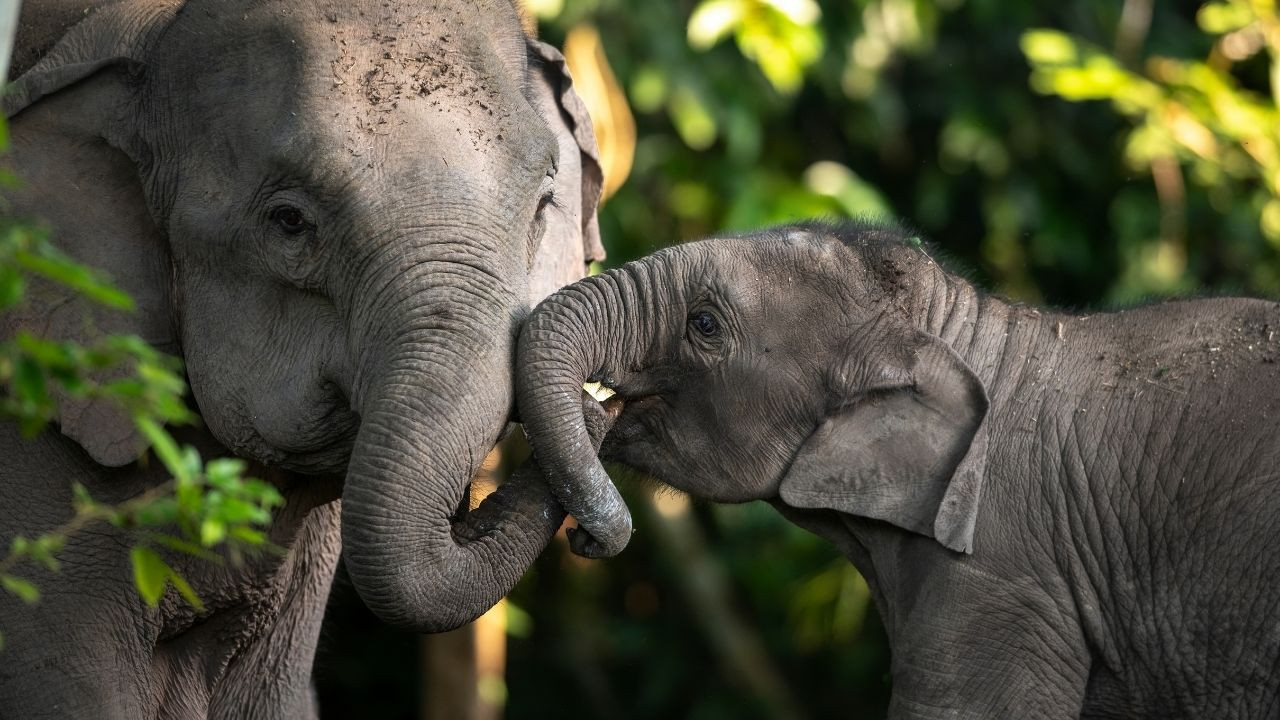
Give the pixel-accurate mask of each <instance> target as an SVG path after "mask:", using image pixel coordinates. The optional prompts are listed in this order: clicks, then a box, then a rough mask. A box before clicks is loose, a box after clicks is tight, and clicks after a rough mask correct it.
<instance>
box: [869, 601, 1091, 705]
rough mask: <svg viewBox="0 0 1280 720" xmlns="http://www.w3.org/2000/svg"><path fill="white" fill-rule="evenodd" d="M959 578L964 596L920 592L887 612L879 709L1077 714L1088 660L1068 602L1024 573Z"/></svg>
mask: <svg viewBox="0 0 1280 720" xmlns="http://www.w3.org/2000/svg"><path fill="white" fill-rule="evenodd" d="M966 579H967V580H968V581H970V582H969V583H966V584H967V585H968V587H967V588H965V591H963V593H962V594H964V595H965V596H966V597H965V598H957V599H956V600H955V601H952V600H941V599H940V598H938V597H934V598H928V594H927V593H926V594H924V596H923V599H922V602H920V603H918V604H917V605H916V606H915V607H913V608H912V609H911V611H910V612H909V616H910V617H903V618H899V619H895V621H894V624H895V625H897V626H898V632H896V633H894V637H893V640H892V647H893V699H892V701H891V704H890V712H889V717H891V718H913V719H914V718H921V719H924V718H944V717H945V718H975V719H977V718H1015V717H1016V718H1025V719H1026V720H1034V719H1036V718H1045V719H1046V720H1047V719H1048V718H1063V717H1078V716H1079V715H1080V712H1081V709H1082V707H1083V704H1084V695H1085V688H1086V684H1087V682H1088V678H1089V671H1090V663H1091V659H1090V653H1089V650H1088V647H1087V644H1086V642H1085V639H1084V636H1083V633H1081V632H1079V630H1078V627H1079V626H1078V624H1077V623H1076V622H1075V619H1074V617H1073V616H1072V613H1073V608H1072V605H1071V603H1070V602H1069V601H1068V602H1064V601H1063V600H1062V599H1058V600H1055V599H1054V598H1053V597H1051V596H1050V593H1048V592H1046V590H1045V589H1044V588H1042V587H1039V586H1038V585H1036V584H1034V583H1032V582H1031V581H1027V582H1025V583H1020V582H1017V581H1013V580H1008V581H997V580H996V579H995V578H990V579H989V580H990V581H991V582H990V583H988V582H983V581H981V580H979V581H978V582H977V583H976V586H975V584H973V581H974V580H975V578H973V577H969V578H966ZM944 594H945V593H944ZM966 599H967V600H968V602H966V601H965V600H966Z"/></svg>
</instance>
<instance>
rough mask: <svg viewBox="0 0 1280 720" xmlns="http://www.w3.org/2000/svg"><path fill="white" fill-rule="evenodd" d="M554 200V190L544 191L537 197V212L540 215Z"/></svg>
mask: <svg viewBox="0 0 1280 720" xmlns="http://www.w3.org/2000/svg"><path fill="white" fill-rule="evenodd" d="M555 202H556V194H555V193H554V192H545V193H543V194H542V197H540V198H538V214H539V215H541V214H542V211H543V210H546V209H547V206H548V205H554V204H555Z"/></svg>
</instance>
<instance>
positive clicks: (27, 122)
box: [3, 1, 177, 466]
mask: <svg viewBox="0 0 1280 720" xmlns="http://www.w3.org/2000/svg"><path fill="white" fill-rule="evenodd" d="M33 5H40V4H38V3H33ZM176 8H177V4H176V3H166V2H151V1H148V2H141V1H138V2H132V1H124V2H115V3H104V4H100V5H97V6H95V9H94V10H92V12H90V13H89V14H87V15H82V16H81V17H80V18H77V20H78V21H77V22H75V23H74V24H71V25H70V27H69V28H67V29H66V30H65V32H62V34H61V35H60V37H58V38H56V39H53V38H48V37H38V38H31V37H24V36H23V35H22V32H23V31H24V30H25V29H26V28H27V26H28V23H26V22H25V21H26V18H25V17H24V22H23V23H22V27H21V29H20V32H19V36H18V38H17V43H18V46H19V49H20V50H21V49H22V48H24V46H25V45H27V44H28V43H36V44H37V45H43V46H47V48H48V49H47V50H46V51H45V52H43V53H42V54H41V55H40V57H39V59H38V60H37V61H35V62H34V64H31V65H30V67H28V68H26V69H25V71H24V72H22V74H21V75H20V76H18V77H17V78H16V79H15V80H14V82H13V83H12V84H11V85H10V87H9V89H8V92H7V93H6V94H5V96H4V99H3V109H4V113H5V115H6V116H7V117H8V118H9V119H10V134H11V137H12V145H13V148H12V152H11V154H10V157H9V158H8V162H9V163H10V164H11V166H12V171H13V173H14V174H15V175H16V176H17V177H19V178H20V179H21V181H22V186H21V187H20V188H19V189H18V190H15V191H12V192H9V193H6V195H7V196H8V200H9V203H10V212H12V213H13V214H15V215H17V216H21V217H29V218H34V219H36V220H38V221H39V222H41V223H43V224H47V225H48V227H49V230H50V238H51V240H52V241H53V243H54V244H55V245H57V246H58V247H59V248H60V249H61V250H62V251H63V252H65V253H67V254H68V255H70V256H71V257H73V258H75V259H76V260H78V261H80V262H82V263H84V264H86V265H89V266H92V267H95V268H98V269H101V270H105V271H106V272H107V273H108V274H109V275H110V276H111V278H112V279H113V280H114V282H115V283H116V284H117V285H119V286H120V287H121V288H122V289H124V290H125V291H126V292H128V293H129V294H130V295H131V296H132V297H133V299H134V302H135V305H136V309H135V310H134V311H132V312H130V313H122V312H118V311H113V310H107V309H105V308H101V307H98V306H95V305H94V304H93V303H91V302H90V301H88V300H86V299H85V298H84V297H83V296H81V295H79V294H77V293H74V292H71V291H68V290H66V289H65V288H62V287H61V286H55V285H52V284H46V283H41V284H37V285H34V286H32V287H31V288H29V290H28V293H27V295H28V297H27V302H26V303H25V304H24V305H23V306H22V307H20V308H19V309H18V310H16V311H14V312H11V313H6V314H5V316H4V317H3V323H4V326H5V327H4V328H3V330H4V331H5V334H8V333H9V332H12V331H14V330H17V329H19V328H22V329H26V330H29V331H31V332H34V333H37V334H39V335H41V336H44V337H48V338H51V339H56V340H72V341H76V342H79V343H81V344H92V343H93V342H94V341H95V340H96V339H97V338H100V337H102V336H104V335H108V334H131V335H137V336H139V337H141V338H143V339H144V340H146V341H147V342H149V343H151V344H152V345H155V346H157V347H159V348H161V349H163V350H168V351H175V350H176V346H175V341H174V337H175V335H174V333H173V331H172V326H171V322H172V313H171V311H170V305H169V301H168V295H169V283H170V273H169V264H168V259H167V258H168V255H167V249H166V244H165V242H164V238H163V235H162V234H161V233H160V231H159V230H157V228H156V225H155V223H154V222H153V220H152V216H151V211H150V208H149V205H148V203H147V201H146V198H145V196H144V194H143V190H142V184H141V179H140V177H139V167H138V162H136V158H135V156H136V155H137V154H138V153H139V152H140V151H141V148H140V147H139V144H138V142H137V140H136V135H135V134H134V133H133V132H132V122H133V120H135V119H136V118H135V117H134V112H132V109H131V108H132V106H131V105H130V100H131V98H132V96H133V92H134V89H133V88H134V85H135V82H136V74H137V72H138V71H139V70H140V69H141V68H142V60H143V57H144V55H145V46H146V44H147V43H148V42H149V39H150V38H152V37H154V35H155V34H156V33H157V32H159V31H160V30H162V29H163V27H164V26H165V24H166V23H167V22H168V21H169V19H171V18H172V17H173V14H174V12H175V11H176ZM37 12H39V11H38V10H37ZM60 30H61V28H60ZM57 400H58V418H57V422H58V426H59V428H60V430H61V432H62V433H63V434H64V435H66V436H68V437H70V438H72V439H73V440H75V441H76V442H77V443H79V445H80V446H81V447H83V448H84V449H85V451H86V452H88V454H89V455H90V456H91V457H92V458H93V459H94V460H95V461H96V462H98V463H100V464H103V465H108V466H120V465H125V464H128V463H129V462H132V461H133V460H135V459H136V458H137V457H138V455H139V454H140V453H141V452H142V451H143V450H144V448H145V445H144V443H143V441H142V439H141V438H140V437H139V435H138V433H137V431H136V430H135V429H134V427H133V424H132V423H131V422H130V420H129V418H128V417H126V416H124V413H123V412H122V411H121V410H120V409H119V408H117V407H116V406H115V405H114V403H111V402H110V401H89V400H84V399H76V398H71V397H68V396H65V395H59V396H58V398H57Z"/></svg>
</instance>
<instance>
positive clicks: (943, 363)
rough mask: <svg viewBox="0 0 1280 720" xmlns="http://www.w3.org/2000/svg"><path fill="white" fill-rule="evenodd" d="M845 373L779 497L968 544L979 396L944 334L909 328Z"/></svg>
mask: <svg viewBox="0 0 1280 720" xmlns="http://www.w3.org/2000/svg"><path fill="white" fill-rule="evenodd" d="M893 346H894V353H893V354H894V357H892V358H882V359H875V360H873V361H872V362H870V363H862V364H860V365H859V366H858V374H859V375H865V376H866V377H847V376H846V377H845V378H844V380H845V381H846V382H848V383H850V387H849V388H848V390H849V391H850V393H851V394H850V395H849V396H848V397H847V399H846V400H845V401H844V402H843V403H842V404H840V405H839V407H838V409H836V410H834V411H833V412H832V414H831V415H829V416H828V417H827V418H826V419H825V420H823V422H822V423H821V424H820V425H819V426H818V428H817V430H815V431H814V433H813V435H811V436H810V437H809V439H808V440H806V441H805V442H804V444H803V445H802V446H801V447H800V451H799V452H798V453H797V455H796V457H795V460H793V461H792V463H791V467H790V469H789V470H788V471H787V474H786V476H785V477H784V478H783V480H782V485H781V488H780V494H781V496H782V500H783V502H785V503H786V504H788V505H791V506H792V507H796V508H810V509H829V510H837V511H839V512H845V513H850V514H853V515H860V516H863V517H869V518H875V519H877V520H884V521H885V522H889V523H893V524H894V525H897V526H898V527H901V528H905V529H907V530H911V531H913V532H917V533H920V534H922V535H927V536H929V537H934V538H937V540H938V542H940V543H942V544H943V545H945V546H946V547H948V548H950V549H952V550H956V551H958V552H971V551H972V548H973V529H974V521H975V520H976V518H977V514H978V501H979V496H980V494H981V490H982V479H983V475H984V474H985V473H984V469H985V468H984V461H985V456H986V443H985V432H982V433H980V432H979V428H980V427H981V425H982V421H983V418H984V417H985V416H986V413H987V394H986V391H985V389H984V388H983V387H982V383H981V381H979V380H978V378H977V376H975V375H974V374H973V371H972V370H970V369H969V366H968V365H966V364H965V363H964V361H963V360H961V359H960V357H959V356H958V355H956V353H955V351H953V350H952V349H951V348H950V347H949V346H948V345H947V344H946V343H944V342H943V341H942V340H940V339H938V338H937V337H934V336H932V335H928V334H925V333H913V334H912V335H911V336H910V337H908V338H905V339H904V341H903V342H899V343H893Z"/></svg>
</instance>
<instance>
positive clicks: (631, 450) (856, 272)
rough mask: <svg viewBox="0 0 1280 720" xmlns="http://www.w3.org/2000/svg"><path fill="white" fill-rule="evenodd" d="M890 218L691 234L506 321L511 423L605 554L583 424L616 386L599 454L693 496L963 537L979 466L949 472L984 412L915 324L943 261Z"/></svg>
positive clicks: (600, 489)
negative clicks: (594, 403)
mask: <svg viewBox="0 0 1280 720" xmlns="http://www.w3.org/2000/svg"><path fill="white" fill-rule="evenodd" d="M917 244H918V243H916V244H913V242H912V241H910V240H908V239H906V238H904V237H902V236H901V234H900V233H899V232H897V231H896V230H892V229H885V228H877V227H871V226H862V225H848V226H839V227H829V226H824V225H817V224H806V225H799V226H790V227H783V228H778V229H774V230H769V231H764V232H760V233H755V234H750V235H742V236H735V237H722V238H712V239H708V240H703V241H700V242H694V243H689V244H687V245H681V246H679V247H674V248H670V249H667V250H664V251H662V252H659V253H656V254H654V255H652V256H650V257H647V258H644V259H643V260H639V261H637V262H633V263H630V264H628V265H626V266H624V267H622V268H619V269H617V270H613V271H610V272H608V273H605V274H603V275H598V276H596V277H592V278H587V279H585V280H582V281H580V282H578V283H575V284H573V285H570V286H568V287H566V288H564V289H563V290H561V291H560V292H558V293H556V294H555V295H553V296H552V297H550V298H549V299H547V300H546V301H545V302H544V303H543V304H542V305H540V306H539V307H538V308H537V310H535V311H534V313H533V315H532V316H531V317H530V319H529V321H528V323H527V324H526V325H525V327H524V330H523V333H522V335H521V338H520V347H519V368H520V370H519V377H518V378H517V392H518V400H519V403H520V413H521V417H522V419H523V421H524V423H525V431H526V433H527V434H528V436H529V438H530V441H531V442H532V444H533V446H534V449H535V451H536V452H537V454H538V458H539V460H540V462H541V463H542V466H543V468H544V470H545V471H546V472H547V475H548V481H549V482H550V483H551V487H552V490H553V491H554V492H555V493H556V494H557V497H558V499H559V500H560V502H561V503H562V504H563V505H564V506H565V509H566V510H568V511H569V512H570V513H571V514H573V515H574V517H576V518H577V520H578V522H579V525H580V528H581V530H582V531H585V532H579V533H577V534H576V535H575V536H574V537H573V539H572V542H573V547H574V549H575V551H578V552H580V553H582V554H586V555H593V556H596V555H611V554H614V553H616V552H618V551H620V550H621V549H622V547H624V546H625V545H626V542H627V539H628V537H629V535H630V527H631V520H630V517H629V515H628V514H627V510H626V507H625V505H623V503H622V500H621V499H620V497H619V496H618V494H617V491H616V489H615V488H614V487H613V485H612V484H611V483H610V481H609V479H608V477H607V476H606V475H605V473H604V470H603V468H602V467H601V466H600V462H599V460H597V459H596V457H595V455H594V453H593V452H592V446H591V443H590V442H588V441H587V439H586V438H587V434H586V431H585V429H584V427H583V420H582V405H581V403H580V400H579V397H580V391H579V388H581V386H582V384H583V382H584V381H599V382H601V383H602V384H603V385H604V386H605V387H607V388H610V389H612V390H614V391H615V393H616V397H615V399H611V400H610V401H609V406H610V409H611V410H613V411H614V412H615V413H619V412H620V414H618V418H617V421H616V423H615V425H614V427H613V429H612V431H611V432H610V434H609V436H608V437H607V439H606V441H605V448H604V450H603V454H604V456H605V457H606V458H608V459H611V460H616V461H619V462H622V463H624V464H627V465H630V466H633V467H635V468H637V469H639V470H642V471H644V472H647V473H649V474H651V475H653V476H655V477H656V478H658V479H659V480H662V481H663V482H665V483H667V484H669V485H671V486H673V487H675V488H678V489H680V490H684V491H686V492H689V493H690V494H692V495H695V496H697V497H701V498H706V499H710V500H716V501H725V502H740V501H745V500H752V499H773V498H779V497H780V498H781V500H782V501H783V502H784V503H786V504H787V505H790V506H792V507H796V508H810V509H819V508H824V509H831V510H837V511H841V512H847V513H853V514H857V515H861V516H864V517H871V518H875V519H878V520H884V521H887V522H890V523H893V524H895V525H898V526H900V527H902V528H905V529H907V530H911V531H915V532H918V533H922V534H925V535H929V536H933V537H936V538H937V539H938V540H939V541H940V542H942V543H943V544H944V545H946V546H948V547H950V548H953V549H956V550H967V549H968V548H969V546H970V543H971V539H972V533H973V520H974V516H975V515H976V511H977V501H978V491H979V483H980V482H981V474H982V473H981V472H980V468H978V467H970V466H972V465H975V463H972V462H971V463H966V467H965V468H963V469H961V471H960V472H957V469H958V468H960V465H961V461H962V460H963V459H964V458H965V456H966V454H970V455H971V456H980V455H981V454H982V453H981V452H975V453H969V450H970V446H971V445H972V444H973V442H974V438H975V435H976V433H977V431H978V428H979V426H980V425H981V423H982V420H983V417H984V415H985V414H986V410H987V399H986V393H985V391H984V389H983V387H982V384H981V383H980V382H979V380H978V378H977V377H976V376H975V375H974V373H973V372H972V371H971V370H970V369H969V367H968V366H967V365H966V364H965V363H964V361H963V360H962V359H961V358H960V357H959V356H957V355H956V353H955V352H954V351H953V350H952V349H951V347H950V346H948V345H947V344H945V343H944V342H943V341H942V340H940V339H939V338H938V337H936V336H934V335H931V334H929V333H928V332H925V331H924V330H922V329H920V328H921V327H922V326H923V325H924V324H925V323H924V322H923V321H922V318H923V317H926V316H927V312H928V306H929V305H930V304H931V303H932V299H933V297H935V296H936V295H937V294H938V293H943V294H944V295H945V291H946V283H947V276H946V275H945V274H944V273H943V272H942V271H941V270H939V269H938V268H937V266H936V265H934V264H933V262H932V260H930V259H929V257H928V255H926V254H925V253H924V252H923V251H922V250H920V249H919V248H918V247H917V246H916V245H917Z"/></svg>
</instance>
